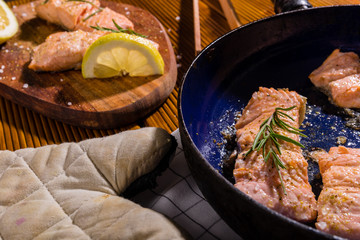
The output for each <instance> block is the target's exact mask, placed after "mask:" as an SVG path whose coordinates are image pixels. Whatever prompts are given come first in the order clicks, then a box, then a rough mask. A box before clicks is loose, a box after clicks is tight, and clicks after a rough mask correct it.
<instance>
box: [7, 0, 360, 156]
mask: <svg viewBox="0 0 360 240" xmlns="http://www.w3.org/2000/svg"><path fill="white" fill-rule="evenodd" d="M114 1H117V0H114ZM119 1H120V0H119ZM7 2H8V5H9V6H10V7H12V6H17V5H20V4H24V3H27V2H29V1H28V0H15V1H7ZM120 2H122V3H126V4H131V5H135V6H137V7H140V8H143V9H146V10H147V11H149V12H150V13H152V14H153V15H154V16H156V17H157V18H158V19H159V20H160V22H161V23H162V24H163V25H164V28H165V29H166V31H167V33H168V35H169V38H170V41H171V43H172V45H173V48H174V52H175V55H176V57H177V63H178V79H177V84H176V86H175V88H174V90H173V91H172V93H171V94H170V96H169V98H168V99H167V100H166V101H165V102H164V103H163V104H162V105H161V106H160V107H159V108H158V109H157V110H156V111H155V112H153V113H151V114H149V115H148V116H147V117H145V118H144V119H141V120H139V121H137V122H135V123H132V124H130V125H128V126H123V127H121V128H117V129H105V130H94V129H87V128H81V127H77V126H71V125H67V124H64V123H62V122H59V121H56V120H53V119H49V118H47V117H44V116H42V115H39V114H38V113H36V112H33V111H30V110H28V109H26V108H23V107H22V106H19V105H16V104H14V103H12V102H10V101H9V100H6V99H4V98H2V97H0V150H4V149H8V150H16V149H20V148H25V147H40V146H44V145H48V144H54V143H62V142H70V141H75V142H79V141H81V140H85V139H89V138H94V137H102V136H107V135H112V134H115V133H118V132H121V131H124V130H127V129H138V128H141V127H146V126H156V127H161V128H164V129H165V130H167V131H168V132H173V131H175V130H176V129H177V128H178V112H177V103H178V102H177V100H178V92H179V86H180V84H181V80H182V77H183V75H184V74H185V72H186V70H187V68H188V67H189V66H190V64H191V62H192V61H193V60H194V57H195V55H194V50H195V40H194V35H193V33H194V22H193V2H192V0H174V1H168V0H157V1H143V0H121V1H120ZM198 2H199V3H198V5H199V13H200V16H199V21H200V37H201V47H202V48H204V47H206V46H207V45H208V44H210V43H211V42H212V41H214V40H215V39H217V38H218V37H220V36H221V35H223V34H225V33H226V32H228V31H230V30H231V29H230V27H229V26H228V23H227V21H226V18H225V16H224V13H223V12H222V9H221V6H220V3H219V2H218V1H216V0H199V1H198ZM310 3H311V4H313V6H315V7H316V6H328V5H339V4H359V3H360V2H359V1H358V0H312V1H310ZM232 4H233V6H234V9H235V11H236V13H237V15H238V17H239V19H240V22H241V23H242V24H246V23H249V22H252V21H255V20H258V19H261V18H264V17H268V16H271V15H273V14H274V10H273V4H272V2H271V0H236V1H235V0H233V1H232ZM34 34H36V33H34ZM0 64H1V63H0Z"/></svg>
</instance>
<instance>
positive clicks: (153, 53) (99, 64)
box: [81, 33, 164, 78]
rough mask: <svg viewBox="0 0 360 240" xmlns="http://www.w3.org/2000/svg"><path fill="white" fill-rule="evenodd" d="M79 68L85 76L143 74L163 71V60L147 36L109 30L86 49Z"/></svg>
mask: <svg viewBox="0 0 360 240" xmlns="http://www.w3.org/2000/svg"><path fill="white" fill-rule="evenodd" d="M81 72H82V75H83V77H84V78H110V77H115V76H124V75H129V76H131V77H144V76H151V75H157V74H163V73H164V61H163V59H162V57H161V55H160V53H159V51H158V50H157V49H156V48H155V46H154V45H153V43H152V42H151V41H150V40H147V39H145V38H142V37H139V36H136V35H130V34H127V33H110V34H107V35H104V36H102V37H100V38H98V39H97V40H96V41H95V42H94V43H93V44H91V45H90V47H89V48H88V49H87V50H86V52H85V55H84V58H83V62H82V65H81Z"/></svg>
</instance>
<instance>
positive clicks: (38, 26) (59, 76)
mask: <svg viewBox="0 0 360 240" xmlns="http://www.w3.org/2000/svg"><path fill="white" fill-rule="evenodd" d="M35 4H37V3H36V2H32V3H27V4H22V5H19V6H16V7H14V8H13V9H12V10H13V12H14V13H15V15H16V16H17V19H18V21H19V25H20V27H19V32H18V33H17V34H16V35H15V36H14V37H13V38H12V39H10V40H8V41H7V42H6V43H5V44H3V45H2V46H1V49H0V95H2V96H3V97H5V98H7V99H9V100H11V101H13V102H15V103H17V104H19V105H21V106H24V107H27V108H29V109H31V110H34V111H36V112H39V113H41V114H43V115H45V116H47V117H50V118H53V119H56V120H60V121H63V122H65V123H67V124H71V125H76V126H82V127H89V128H96V129H107V128H116V127H120V126H123V125H126V124H129V123H132V122H134V121H136V120H138V119H141V118H143V117H144V116H146V115H147V114H149V113H150V112H151V111H153V110H155V109H156V108H157V107H159V105H161V104H162V103H163V102H164V101H165V100H166V98H167V97H168V96H169V95H170V93H171V91H172V90H173V88H174V86H175V83H176V79H177V66H176V60H175V55H174V51H173V48H172V45H171V42H170V40H169V37H168V35H167V33H166V31H165V29H164V27H163V26H162V24H161V23H160V22H159V21H158V20H157V19H156V18H155V17H154V16H153V15H152V14H150V13H149V12H147V11H145V10H143V9H140V8H137V7H134V6H131V5H126V4H121V3H116V2H111V1H102V2H101V5H102V6H106V7H109V8H111V9H113V10H115V11H117V12H119V13H122V14H124V15H125V16H127V17H128V18H129V19H130V20H131V21H133V23H134V25H135V31H136V32H138V33H141V34H144V35H147V36H148V39H150V40H153V41H155V42H157V43H159V45H160V48H159V52H160V54H161V55H162V57H163V59H164V63H165V73H164V75H161V76H151V77H128V76H127V77H117V78H111V79H84V78H83V77H82V75H81V71H80V70H71V71H64V72H35V71H33V70H30V69H28V64H29V62H30V60H31V54H32V52H33V50H32V49H33V48H34V47H35V46H37V45H39V44H40V43H42V42H44V41H45V38H46V37H47V36H48V35H50V34H52V33H54V32H59V31H64V30H63V29H61V28H60V27H59V26H56V25H54V24H50V23H47V22H46V21H44V20H42V19H40V18H38V17H36V13H35V11H34V6H35Z"/></svg>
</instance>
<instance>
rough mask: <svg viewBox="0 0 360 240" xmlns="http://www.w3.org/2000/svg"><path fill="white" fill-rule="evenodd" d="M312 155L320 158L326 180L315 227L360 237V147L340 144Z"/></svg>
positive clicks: (348, 236) (322, 172) (321, 168)
mask: <svg viewBox="0 0 360 240" xmlns="http://www.w3.org/2000/svg"><path fill="white" fill-rule="evenodd" d="M311 155H312V157H313V158H315V159H317V160H318V162H319V167H320V173H321V175H322V180H323V190H322V191H321V193H320V195H319V198H318V219H317V222H316V224H315V226H316V228H317V229H319V230H321V231H324V232H327V233H330V234H334V235H338V236H341V237H345V238H349V239H360V201H359V199H360V149H354V148H346V147H343V146H340V147H332V148H330V151H329V152H328V153H327V152H326V151H324V150H319V151H314V152H312V153H311Z"/></svg>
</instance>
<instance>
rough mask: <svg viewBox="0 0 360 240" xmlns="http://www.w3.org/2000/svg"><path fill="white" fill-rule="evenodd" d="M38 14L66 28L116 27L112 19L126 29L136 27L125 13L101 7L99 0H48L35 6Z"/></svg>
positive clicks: (85, 29)
mask: <svg viewBox="0 0 360 240" xmlns="http://www.w3.org/2000/svg"><path fill="white" fill-rule="evenodd" d="M35 11H36V13H37V15H38V16H39V17H40V18H42V19H44V20H46V21H48V22H51V23H55V24H57V25H60V26H62V27H63V28H65V29H66V30H70V31H73V30H78V29H81V30H84V31H93V29H92V28H91V27H90V26H96V24H98V25H99V26H101V27H108V28H112V29H116V27H115V26H114V24H113V22H112V20H113V19H114V21H115V22H116V23H117V24H118V25H119V26H120V27H122V28H124V29H134V24H133V23H132V22H131V21H130V20H129V19H128V18H127V17H125V16H124V15H122V14H120V13H117V12H115V11H113V10H111V9H109V8H101V7H100V2H99V0H87V1H76V0H48V1H44V2H42V3H40V4H38V5H37V6H36V7H35Z"/></svg>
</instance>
